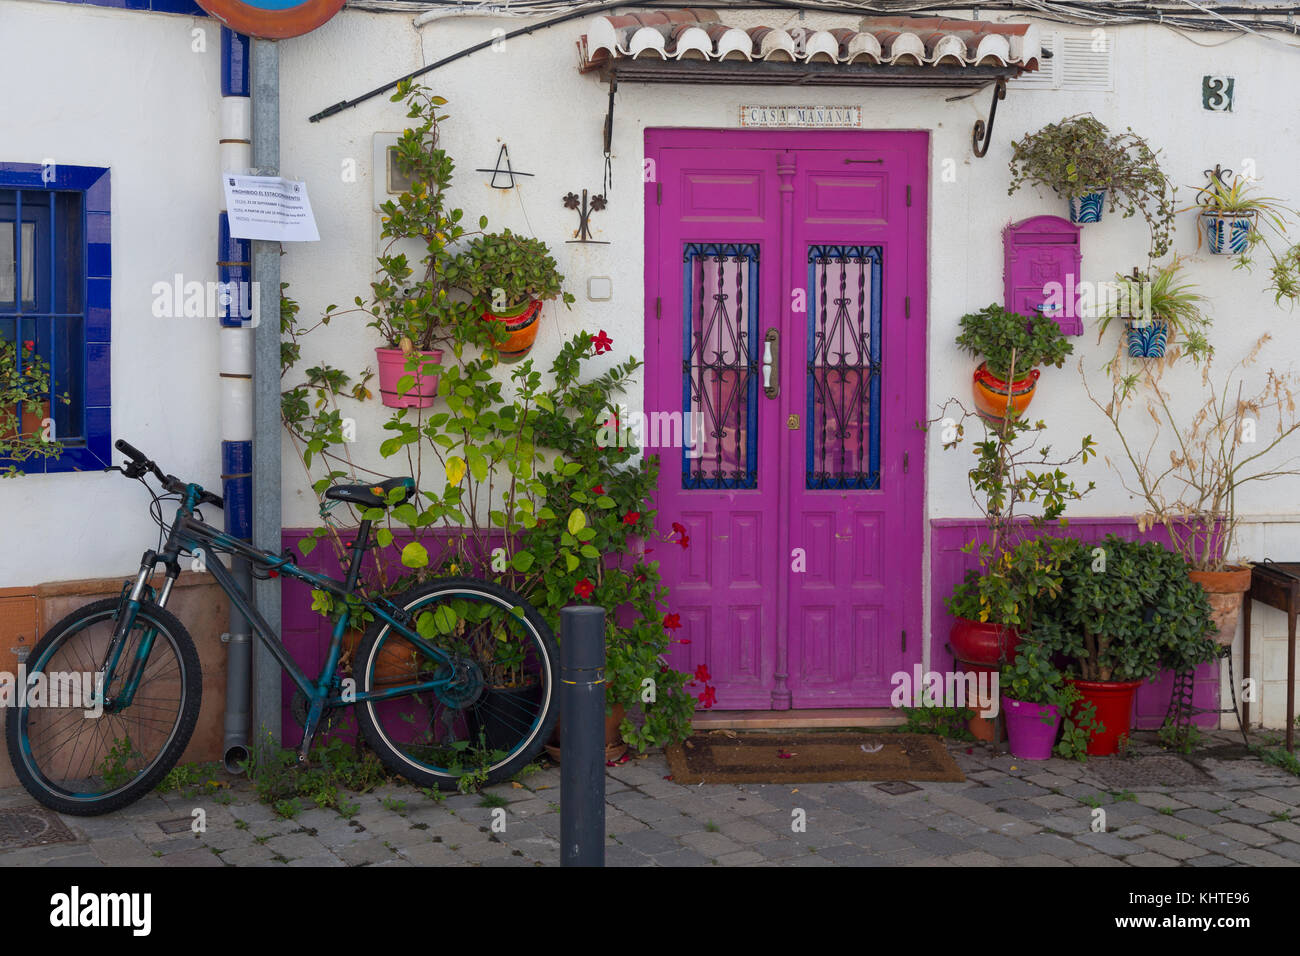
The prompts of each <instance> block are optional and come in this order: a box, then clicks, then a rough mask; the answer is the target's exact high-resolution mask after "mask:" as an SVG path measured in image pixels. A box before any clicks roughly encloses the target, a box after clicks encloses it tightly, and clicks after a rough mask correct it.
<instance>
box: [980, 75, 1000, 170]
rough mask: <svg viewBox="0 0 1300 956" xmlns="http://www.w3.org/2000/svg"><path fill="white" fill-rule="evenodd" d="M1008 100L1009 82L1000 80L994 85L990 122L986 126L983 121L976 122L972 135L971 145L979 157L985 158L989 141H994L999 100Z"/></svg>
mask: <svg viewBox="0 0 1300 956" xmlns="http://www.w3.org/2000/svg"><path fill="white" fill-rule="evenodd" d="M1006 98H1007V81H1006V80H1004V79H1001V78H999V79H998V81H997V83H995V84H994V85H993V102H992V104H991V105H990V106H989V121H988V124H987V125H985V123H984V121H983V120H976V121H975V129H974V131H973V133H972V135H971V143H972V146H973V148H974V150H975V155H976V156H977V157H980V158H983V156H984V154H985V153H987V152H988V151H989V141H990V140H991V139H993V120H994V119H995V118H996V117H997V115H998V100H1005V99H1006Z"/></svg>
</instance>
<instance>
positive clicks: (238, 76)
mask: <svg viewBox="0 0 1300 956" xmlns="http://www.w3.org/2000/svg"><path fill="white" fill-rule="evenodd" d="M250 92H251V87H250V86H249V84H248V37H246V36H244V35H243V34H242V33H236V32H235V31H234V30H232V29H230V27H222V28H221V95H222V96H248V95H250Z"/></svg>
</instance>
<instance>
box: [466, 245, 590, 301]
mask: <svg viewBox="0 0 1300 956" xmlns="http://www.w3.org/2000/svg"><path fill="white" fill-rule="evenodd" d="M464 271H465V274H466V278H465V283H464V284H465V289H466V291H468V292H469V293H470V294H472V295H476V296H480V297H482V298H486V299H487V300H489V301H490V302H491V305H492V311H493V312H497V313H503V314H504V313H508V312H511V311H514V310H516V309H517V308H518V307H519V306H523V305H526V304H527V303H528V302H530V301H531V300H533V299H553V298H555V297H556V296H563V301H564V304H565V305H566V306H567V305H571V304H572V303H573V301H574V298H573V296H572V295H571V294H570V293H568V292H564V291H563V283H564V276H562V275H561V274H560V270H559V268H558V267H557V266H556V264H555V259H554V258H552V257H551V251H550V249H549V248H548V247H547V245H546V243H544V242H542V240H540V239H534V238H531V237H528V236H518V235H515V234H514V233H512V232H511V231H510V230H509V229H506V230H505V231H504V232H500V233H488V234H486V235H482V236H476V237H475V238H474V239H473V240H471V241H470V243H469V245H468V247H467V248H466V250H465V258H464Z"/></svg>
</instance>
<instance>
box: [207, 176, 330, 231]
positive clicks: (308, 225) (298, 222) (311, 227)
mask: <svg viewBox="0 0 1300 956" xmlns="http://www.w3.org/2000/svg"><path fill="white" fill-rule="evenodd" d="M221 182H222V185H224V186H225V189H226V211H227V213H228V215H229V217H230V235H231V236H232V237H233V238H235V239H269V240H272V241H276V240H278V241H280V242H319V241H320V233H319V232H317V231H316V217H315V216H313V215H312V212H311V201H310V200H308V198H307V184H306V183H300V182H295V181H294V180H292V179H281V178H280V177H279V176H240V175H237V174H235V173H222V175H221Z"/></svg>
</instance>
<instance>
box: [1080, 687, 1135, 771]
mask: <svg viewBox="0 0 1300 956" xmlns="http://www.w3.org/2000/svg"><path fill="white" fill-rule="evenodd" d="M1070 683H1071V684H1073V685H1074V686H1075V687H1077V688H1079V693H1080V694H1082V695H1083V699H1082V700H1080V701H1079V702H1078V703H1076V704H1075V705H1074V708H1073V710H1072V713H1071V716H1072V717H1073V716H1077V715H1078V713H1079V709H1080V708H1081V707H1082V706H1083V705H1084V704H1095V705H1096V707H1097V720H1098V721H1100V722H1101V724H1102V726H1104V727H1105V728H1106V729H1105V730H1104V731H1103V732H1101V733H1099V734H1098V733H1094V734H1093V735H1092V739H1091V740H1089V741H1088V756H1090V757H1107V756H1109V755H1111V754H1113V753H1114V752H1115V751H1116V750H1118V749H1119V741H1120V738H1121V737H1127V736H1128V732H1129V730H1130V729H1132V727H1133V695H1134V694H1136V693H1137V689H1138V688H1139V687H1141V686H1142V683H1143V682H1142V681H1140V680H1075V679H1074V678H1070Z"/></svg>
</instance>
